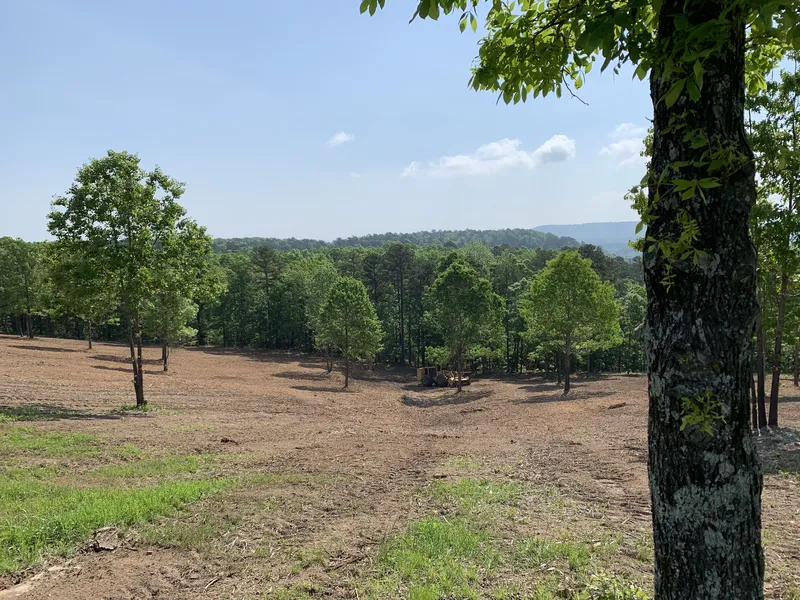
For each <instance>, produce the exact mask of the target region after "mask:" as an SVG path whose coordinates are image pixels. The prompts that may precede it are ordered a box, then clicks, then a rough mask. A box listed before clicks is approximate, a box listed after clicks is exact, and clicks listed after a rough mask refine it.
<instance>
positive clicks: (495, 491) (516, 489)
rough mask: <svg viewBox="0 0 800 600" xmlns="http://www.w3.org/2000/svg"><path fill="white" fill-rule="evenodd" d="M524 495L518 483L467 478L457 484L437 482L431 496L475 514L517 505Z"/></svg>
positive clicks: (434, 483) (431, 490) (440, 501)
mask: <svg viewBox="0 0 800 600" xmlns="http://www.w3.org/2000/svg"><path fill="white" fill-rule="evenodd" d="M523 493H524V488H523V486H522V485H520V484H518V483H510V482H498V481H492V480H490V479H485V478H480V479H473V478H465V479H459V480H458V481H456V482H449V481H444V480H441V479H439V480H436V481H434V482H433V483H432V484H431V486H430V494H431V496H432V497H433V499H434V500H435V501H437V502H438V503H440V504H451V505H454V506H455V507H456V508H457V509H458V510H459V511H461V512H466V513H475V512H478V511H480V510H481V509H482V508H484V507H486V506H488V505H496V504H507V505H516V504H517V503H518V502H519V500H520V498H521V497H522V495H523Z"/></svg>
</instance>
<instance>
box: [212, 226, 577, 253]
mask: <svg viewBox="0 0 800 600" xmlns="http://www.w3.org/2000/svg"><path fill="white" fill-rule="evenodd" d="M389 242H400V243H402V244H411V245H414V246H437V245H441V246H444V247H447V248H462V247H464V246H466V245H467V244H469V243H472V242H478V243H481V244H484V245H486V246H489V247H490V248H492V247H494V246H505V247H509V248H544V249H546V250H558V249H561V248H577V247H578V246H580V242H578V241H577V240H575V239H573V238H571V237H568V236H558V235H555V234H552V233H545V232H542V231H537V230H535V229H487V230H474V229H463V230H457V231H447V230H434V231H416V232H414V233H391V232H390V233H377V234H370V235H362V236H351V237H348V238H336V239H335V240H334V241H332V242H325V241H322V240H309V239H295V238H263V237H247V238H217V239H215V240H214V252H240V251H242V250H246V249H248V248H258V247H259V246H269V247H270V248H274V249H275V250H281V251H284V252H285V251H288V250H313V249H319V248H344V247H347V246H363V247H365V248H379V247H381V246H383V245H385V244H387V243H389Z"/></svg>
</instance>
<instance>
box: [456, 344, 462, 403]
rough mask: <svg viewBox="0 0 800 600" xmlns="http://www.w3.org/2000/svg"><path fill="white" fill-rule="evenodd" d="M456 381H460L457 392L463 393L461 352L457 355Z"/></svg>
mask: <svg viewBox="0 0 800 600" xmlns="http://www.w3.org/2000/svg"><path fill="white" fill-rule="evenodd" d="M456 381H457V382H458V390H456V393H457V394H460V393H461V352H459V353H458V354H457V355H456Z"/></svg>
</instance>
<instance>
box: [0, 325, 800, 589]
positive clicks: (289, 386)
mask: <svg viewBox="0 0 800 600" xmlns="http://www.w3.org/2000/svg"><path fill="white" fill-rule="evenodd" d="M126 352H127V349H126V348H125V347H123V346H115V345H108V344H96V345H95V349H94V350H93V351H91V352H89V351H87V350H85V348H84V344H83V343H81V342H77V341H65V340H53V339H37V340H30V341H29V340H21V339H19V338H12V337H7V336H0V456H2V467H0V590H2V589H5V592H1V591H0V598H2V599H3V600H5V599H6V598H11V597H15V598H16V597H18V598H24V599H31V600H33V599H38V598H60V599H66V600H69V599H73V598H74V599H78V598H80V599H84V598H114V599H116V598H131V599H133V598H137V599H139V598H187V599H188V598H191V599H194V598H232V599H233V598H236V599H238V598H275V599H284V600H288V599H303V598H306V599H307V598H358V599H366V598H373V599H385V598H411V599H413V600H434V599H436V598H494V599H498V600H499V599H506V600H510V599H523V598H535V599H540V600H544V599H547V598H603V599H613V598H620V599H622V598H638V597H643V596H641V594H639V593H638V592H637V591H636V590H635V589H634V588H641V589H642V590H644V592H648V591H649V589H650V585H651V576H650V573H649V571H650V568H651V561H652V542H651V540H650V533H649V531H650V516H649V500H648V489H647V465H646V460H647V443H646V436H647V400H646V381H645V379H644V378H642V377H625V376H610V377H603V378H599V379H592V380H584V379H580V378H579V379H578V380H577V381H576V383H575V387H574V390H573V392H572V393H571V394H570V396H569V397H568V399H566V400H564V399H562V398H561V396H560V394H559V390H558V389H557V387H556V385H555V383H554V382H551V381H546V380H544V379H542V378H540V377H519V378H516V377H515V378H499V379H484V380H479V381H477V382H476V383H475V384H473V385H472V386H471V387H470V388H468V389H467V390H466V391H465V392H464V393H463V394H462V395H461V396H458V397H456V396H455V395H454V394H453V393H452V391H450V390H437V389H422V388H418V387H417V386H416V385H415V384H414V382H413V377H412V376H411V375H410V372H409V371H404V370H399V369H398V370H389V371H387V370H375V371H365V372H360V373H357V374H356V379H355V381H353V382H351V386H352V387H353V390H352V391H351V392H343V391H342V390H341V384H342V380H341V378H340V376H339V375H338V374H333V375H331V376H328V375H326V374H325V372H324V369H323V363H322V362H321V361H316V360H314V359H313V358H309V357H308V356H300V355H298V356H290V355H285V354H266V353H247V352H232V351H224V350H200V349H192V350H188V349H187V350H175V351H174V352H173V353H172V356H171V365H170V372H169V373H163V372H162V371H161V368H160V365H159V364H158V360H157V358H158V356H159V350H157V349H148V350H147V353H146V357H147V361H146V362H147V365H146V368H145V372H146V380H145V386H146V387H145V389H146V394H147V397H148V400H149V401H150V403H151V406H152V407H153V409H154V410H152V411H151V412H148V413H144V414H142V413H134V412H131V411H127V410H123V407H125V406H126V405H130V404H131V403H132V396H133V393H132V385H131V384H130V379H131V375H130V370H129V368H128V364H127V362H126V359H125V355H126ZM784 386H785V387H784V391H785V394H786V395H787V397H786V398H784V402H783V404H782V406H781V419H782V422H783V425H784V426H786V429H782V430H780V431H778V432H773V433H771V434H769V435H765V436H761V437H760V438H759V440H758V443H759V446H760V448H761V450H762V458H763V462H764V471H765V484H764V488H765V489H764V528H765V531H764V540H765V545H766V555H767V578H768V581H767V595H768V597H770V598H783V599H797V598H800V474H799V473H800V442H798V437H797V435H796V433H795V431H794V430H793V429H791V428H797V427H800V392H797V390H796V388H793V387H792V386H791V383H790V382H786V383H785V384H784ZM108 525H113V526H115V527H116V530H111V531H104V532H100V533H99V534H97V535H93V534H94V532H95V531H96V530H98V529H101V528H102V527H104V526H108ZM104 547H106V548H111V547H115V549H114V550H103V549H102V548H104ZM632 586H633V587H632ZM637 594H638V595H637Z"/></svg>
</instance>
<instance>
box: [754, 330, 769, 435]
mask: <svg viewBox="0 0 800 600" xmlns="http://www.w3.org/2000/svg"><path fill="white" fill-rule="evenodd" d="M756 344H757V348H756V377H757V379H758V428H759V429H761V428H762V427H766V426H767V408H766V379H767V376H766V373H765V372H764V371H765V368H764V363H765V359H764V354H765V352H764V324H763V322H762V321H761V317H759V318H758V326H757V329H756Z"/></svg>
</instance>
